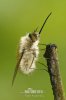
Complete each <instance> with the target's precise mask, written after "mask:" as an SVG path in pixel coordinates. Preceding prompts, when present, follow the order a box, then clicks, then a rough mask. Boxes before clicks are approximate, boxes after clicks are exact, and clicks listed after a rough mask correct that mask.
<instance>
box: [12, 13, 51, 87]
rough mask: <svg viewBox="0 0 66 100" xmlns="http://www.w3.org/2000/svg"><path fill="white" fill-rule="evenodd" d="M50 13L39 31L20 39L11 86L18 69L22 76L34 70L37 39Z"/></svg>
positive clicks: (37, 49) (37, 50) (36, 55)
mask: <svg viewBox="0 0 66 100" xmlns="http://www.w3.org/2000/svg"><path fill="white" fill-rule="evenodd" d="M50 15H51V13H50V14H49V15H48V16H47V18H46V19H45V21H44V23H43V25H42V27H41V29H40V31H39V32H37V28H36V29H35V30H34V32H32V33H28V34H27V35H26V36H24V37H21V40H20V44H19V51H18V53H19V54H18V62H17V65H16V68H15V72H14V76H13V80H12V85H13V83H14V80H15V77H16V74H17V71H18V69H20V70H21V71H22V72H23V73H24V74H29V73H31V72H32V71H34V69H35V68H36V65H35V64H36V61H37V58H38V54H39V48H38V44H39V38H40V34H41V32H42V29H43V27H44V25H45V23H46V21H47V19H48V18H49V16H50Z"/></svg>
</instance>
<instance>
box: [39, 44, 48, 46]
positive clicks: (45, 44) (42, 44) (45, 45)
mask: <svg viewBox="0 0 66 100" xmlns="http://www.w3.org/2000/svg"><path fill="white" fill-rule="evenodd" d="M39 45H45V46H46V45H47V44H43V43H39Z"/></svg>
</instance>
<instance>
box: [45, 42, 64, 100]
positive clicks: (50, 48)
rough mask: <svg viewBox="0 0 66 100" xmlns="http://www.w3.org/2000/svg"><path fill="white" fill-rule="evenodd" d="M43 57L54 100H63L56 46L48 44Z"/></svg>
mask: <svg viewBox="0 0 66 100" xmlns="http://www.w3.org/2000/svg"><path fill="white" fill-rule="evenodd" d="M44 57H45V58H46V60H47V66H48V72H49V75H50V81H51V85H52V90H53V95H54V100H65V97H64V91H63V86H62V80H61V75H60V69H59V61H58V55H57V46H56V45H55V44H48V45H47V46H46V51H45V54H44Z"/></svg>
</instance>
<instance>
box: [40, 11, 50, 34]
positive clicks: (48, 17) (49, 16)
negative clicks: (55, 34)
mask: <svg viewBox="0 0 66 100" xmlns="http://www.w3.org/2000/svg"><path fill="white" fill-rule="evenodd" d="M51 14H52V12H51V13H50V14H49V15H48V16H47V17H46V19H45V21H44V23H43V25H42V27H41V29H40V31H39V34H40V33H41V32H42V29H43V27H44V25H45V24H46V22H47V20H48V18H49V17H50V15H51Z"/></svg>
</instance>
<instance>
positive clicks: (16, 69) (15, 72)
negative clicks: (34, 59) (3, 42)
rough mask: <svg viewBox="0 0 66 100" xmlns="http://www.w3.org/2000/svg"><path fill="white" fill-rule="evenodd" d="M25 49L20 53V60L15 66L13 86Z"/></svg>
mask: <svg viewBox="0 0 66 100" xmlns="http://www.w3.org/2000/svg"><path fill="white" fill-rule="evenodd" d="M24 51H25V50H24V49H23V51H22V53H21V55H20V57H19V60H18V62H17V65H16V68H15V71H14V75H13V80H12V86H13V84H14V80H15V78H16V74H17V71H18V68H19V64H20V61H21V59H22V57H23V54H24Z"/></svg>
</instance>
